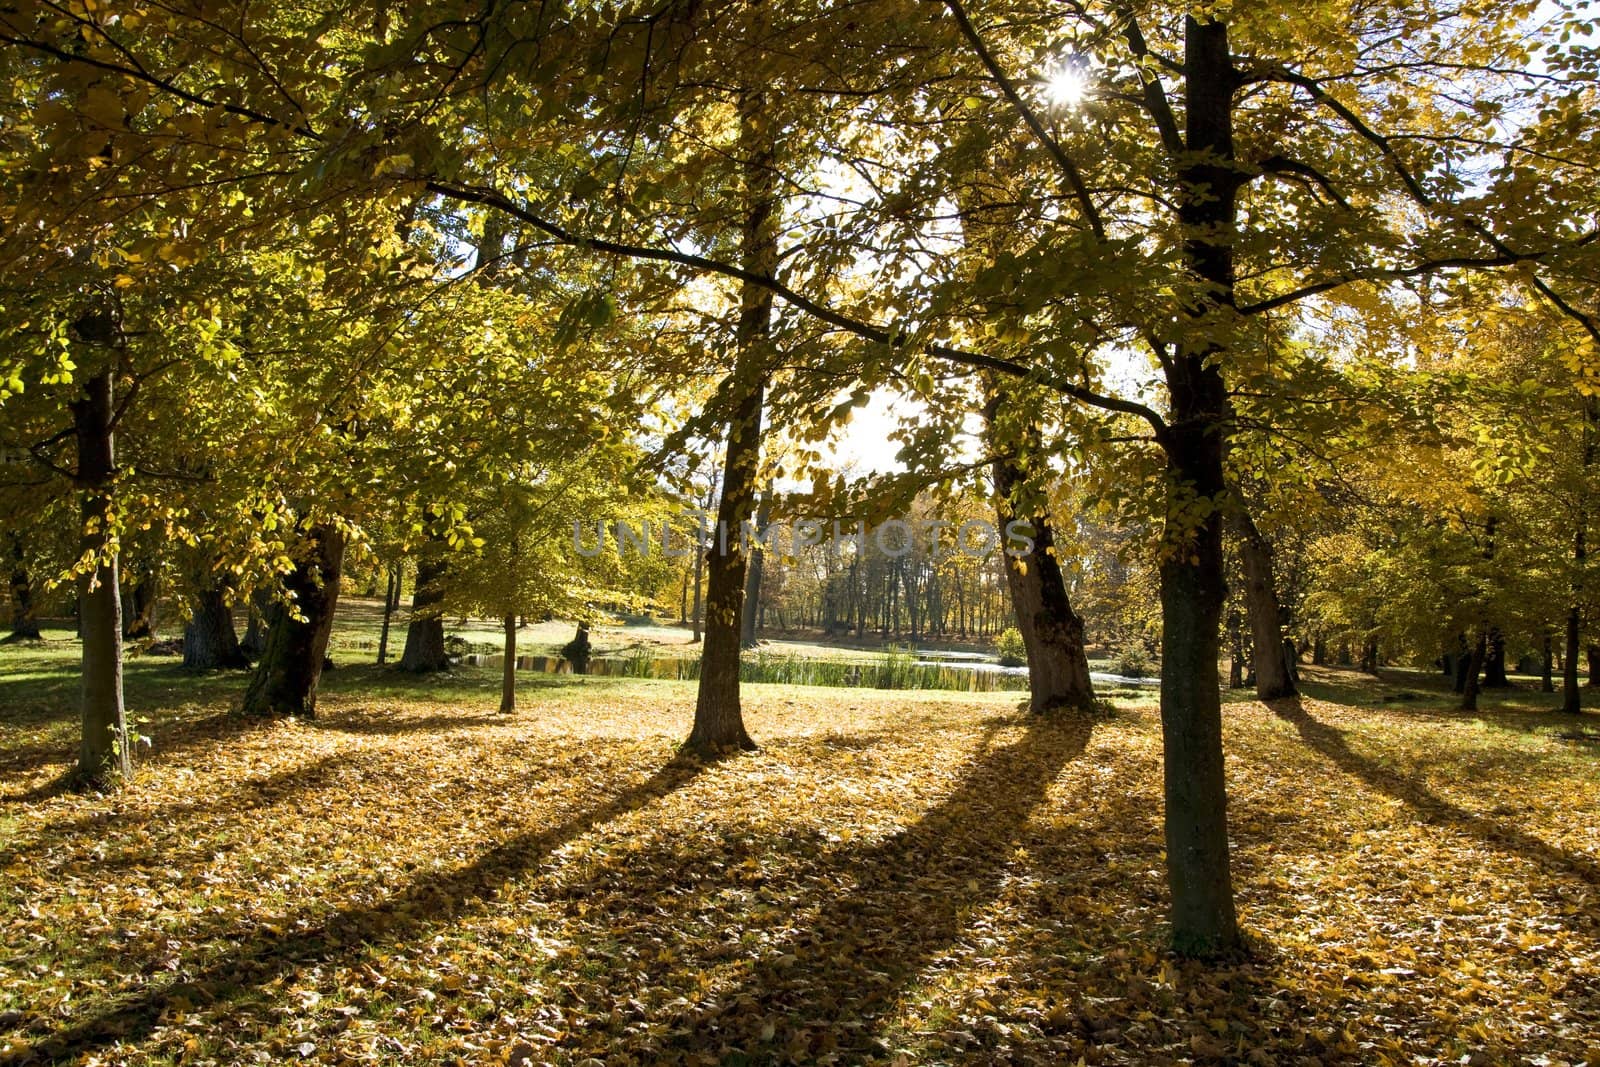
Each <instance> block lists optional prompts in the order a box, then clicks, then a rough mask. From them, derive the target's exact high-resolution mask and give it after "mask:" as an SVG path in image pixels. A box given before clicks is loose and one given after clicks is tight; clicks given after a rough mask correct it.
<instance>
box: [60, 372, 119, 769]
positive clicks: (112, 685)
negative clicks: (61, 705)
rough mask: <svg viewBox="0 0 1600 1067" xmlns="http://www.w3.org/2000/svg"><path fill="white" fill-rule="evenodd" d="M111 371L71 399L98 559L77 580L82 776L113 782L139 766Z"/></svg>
mask: <svg viewBox="0 0 1600 1067" xmlns="http://www.w3.org/2000/svg"><path fill="white" fill-rule="evenodd" d="M111 393H112V381H111V372H110V371H102V372H101V373H99V374H97V375H95V376H94V377H92V378H90V379H89V380H88V381H87V382H85V383H84V387H83V396H82V397H81V398H80V399H78V400H75V401H73V403H72V421H73V427H74V432H75V434H76V437H77V445H78V472H77V473H78V479H77V480H78V484H79V485H80V486H82V488H83V490H84V493H83V501H82V505H81V514H82V518H83V542H82V549H83V553H84V555H86V556H90V557H92V558H93V559H94V560H95V563H94V565H93V567H92V568H91V569H90V570H89V572H88V573H87V574H85V575H84V576H83V578H82V579H81V580H80V583H79V594H78V618H79V622H80V625H81V627H82V631H83V688H82V716H83V735H82V739H81V744H80V746H79V748H78V768H77V772H76V777H77V779H78V780H79V781H80V782H81V783H83V784H85V785H90V786H95V787H109V786H114V785H117V784H119V783H120V782H122V781H124V780H126V779H127V778H128V776H129V775H130V774H132V772H133V761H132V756H131V754H130V752H129V751H128V727H127V718H126V714H125V712H124V709H123V704H122V596H121V590H120V589H119V588H118V582H117V546H116V544H115V542H113V541H112V540H111V535H110V533H109V530H110V526H111V521H112V508H111V491H112V490H111V483H112V479H113V476H114V475H115V473H116V446H115V442H114V441H113V439H112V424H111V420H112V417H113V414H112V413H113V405H112V397H111Z"/></svg>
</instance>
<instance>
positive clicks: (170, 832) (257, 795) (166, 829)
mask: <svg viewBox="0 0 1600 1067" xmlns="http://www.w3.org/2000/svg"><path fill="white" fill-rule="evenodd" d="M379 758H381V757H380V756H378V755H376V754H374V753H370V752H353V753H340V754H337V755H332V756H324V757H322V758H321V759H317V760H313V761H312V762H310V763H301V764H296V765H295V766H293V767H290V768H288V769H286V770H282V771H278V772H276V773H274V774H269V775H266V776H265V777H261V778H250V779H246V780H244V781H241V782H237V783H234V784H232V785H230V786H228V787H227V788H225V789H223V790H221V791H220V792H218V793H216V794H214V795H212V796H208V797H204V798H201V799H195V800H184V801H178V802H174V803H169V804H163V805H161V806H160V807H155V808H151V809H150V810H148V811H116V810H112V809H109V808H103V809H101V810H98V811H92V812H89V813H88V814H85V815H80V816H78V817H77V818H74V819H67V820H63V821H61V822H52V823H46V824H44V825H43V826H41V827H39V829H38V830H37V832H35V833H33V834H31V835H30V836H29V837H28V838H27V839H25V840H20V839H19V840H15V841H11V842H8V844H7V846H6V847H5V848H4V849H0V867H5V866H8V865H9V864H11V863H12V862H14V861H15V860H17V859H20V858H21V857H23V856H25V855H31V854H35V853H37V852H38V851H39V850H40V848H41V847H42V846H43V845H44V844H46V843H47V842H51V843H57V844H61V845H72V846H76V847H77V849H78V851H80V852H81V851H84V850H88V849H91V848H98V847H102V846H104V844H105V843H106V840H107V838H108V836H110V835H111V834H112V833H116V834H127V833H128V832H129V831H130V830H138V829H141V828H143V827H146V826H151V825H154V826H157V827H158V828H159V829H160V830H161V831H162V835H161V836H162V839H163V840H164V839H165V838H173V837H176V838H179V839H182V840H187V839H188V832H187V827H188V823H189V820H190V818H191V817H193V816H204V815H210V814H215V813H218V812H223V811H239V810H248V809H252V808H257V807H260V806H262V805H263V804H271V803H277V802H280V801H284V800H292V799H293V798H294V796H295V795H296V794H298V793H300V792H302V791H303V790H306V789H311V788H314V787H317V786H321V785H324V784H326V783H327V782H328V781H329V780H330V779H331V778H332V777H333V776H334V775H336V774H337V773H338V772H339V770H341V769H342V768H344V767H348V766H353V765H356V764H358V763H360V762H362V761H363V760H367V759H379ZM0 799H7V800H10V799H15V798H14V797H6V798H0ZM145 850H146V852H147V853H149V854H148V855H147V857H146V858H147V859H148V861H149V862H152V863H156V862H159V863H162V864H166V865H169V866H171V865H174V863H175V861H174V855H173V853H172V852H171V851H168V850H166V849H165V848H164V847H163V846H162V844H161V843H160V842H157V841H150V842H146V844H145ZM68 861H69V862H70V858H69V860H68ZM100 862H102V863H104V862H105V861H104V860H101V861H100Z"/></svg>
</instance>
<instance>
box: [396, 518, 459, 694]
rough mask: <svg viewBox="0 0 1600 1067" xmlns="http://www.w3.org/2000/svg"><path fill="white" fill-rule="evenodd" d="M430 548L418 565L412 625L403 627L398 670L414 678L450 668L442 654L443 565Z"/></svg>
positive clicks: (433, 549) (446, 658)
mask: <svg viewBox="0 0 1600 1067" xmlns="http://www.w3.org/2000/svg"><path fill="white" fill-rule="evenodd" d="M438 548H439V546H437V545H429V546H428V549H427V550H425V554H424V556H423V557H422V559H421V560H419V561H418V563H417V587H416V589H414V590H413V591H412V593H411V622H410V624H409V625H407V626H406V647H405V651H404V652H402V653H401V654H400V669H401V670H403V671H411V672H413V673H416V674H425V673H428V672H430V671H442V670H444V669H446V668H447V667H449V666H450V660H449V658H448V657H447V656H446V655H445V651H444V615H443V609H442V607H441V605H442V604H443V601H444V575H445V567H444V563H443V562H442V561H441V560H439V559H438V558H437V557H436V556H435V555H433V553H434V552H436V551H437V550H438Z"/></svg>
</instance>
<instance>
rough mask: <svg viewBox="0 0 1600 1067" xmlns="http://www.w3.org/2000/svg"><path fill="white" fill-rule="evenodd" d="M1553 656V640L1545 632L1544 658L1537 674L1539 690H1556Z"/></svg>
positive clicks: (1547, 691) (1544, 691)
mask: <svg viewBox="0 0 1600 1067" xmlns="http://www.w3.org/2000/svg"><path fill="white" fill-rule="evenodd" d="M1555 658H1556V650H1555V641H1554V639H1552V638H1551V636H1550V635H1549V634H1548V633H1547V634H1545V635H1544V660H1543V663H1542V665H1541V670H1540V674H1539V691H1540V692H1543V693H1554V692H1555V691H1556V679H1555Z"/></svg>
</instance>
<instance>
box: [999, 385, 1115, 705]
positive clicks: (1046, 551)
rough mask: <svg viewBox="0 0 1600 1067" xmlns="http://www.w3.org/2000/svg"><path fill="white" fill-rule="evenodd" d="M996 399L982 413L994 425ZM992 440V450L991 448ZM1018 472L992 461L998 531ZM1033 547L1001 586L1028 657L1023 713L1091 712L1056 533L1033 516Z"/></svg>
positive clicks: (1009, 514) (1078, 622)
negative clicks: (1006, 590) (1007, 592)
mask: <svg viewBox="0 0 1600 1067" xmlns="http://www.w3.org/2000/svg"><path fill="white" fill-rule="evenodd" d="M997 404H998V398H996V399H995V400H991V402H990V404H989V410H988V412H987V414H988V418H989V425H990V427H991V428H992V427H993V426H994V420H995V416H996V415H997V414H998V409H997ZM994 444H995V443H994V442H993V441H991V447H994ZM1022 481H1023V474H1022V471H1021V470H1020V469H1019V468H1018V466H1017V464H1016V462H1015V461H1014V460H1012V459H1009V458H1003V459H999V460H996V461H995V464H994V487H995V506H996V510H997V512H998V517H999V526H1000V528H1001V529H1005V527H1006V525H1007V524H1008V523H1010V522H1011V521H1012V520H1013V519H1014V518H1015V516H1016V512H1015V511H1014V508H1015V501H1016V494H1017V490H1018V489H1019V488H1020V487H1021V485H1022ZM1029 523H1030V525H1031V526H1032V527H1033V548H1032V549H1031V550H1030V551H1028V552H1027V553H1025V554H1024V555H1022V556H1020V557H1017V558H1012V557H1010V556H1009V555H1008V556H1007V558H1006V584H1007V586H1008V587H1009V589H1010V592H1011V604H1012V607H1013V608H1014V609H1015V611H1016V615H1017V630H1018V631H1019V632H1020V633H1021V634H1022V644H1023V647H1024V648H1025V649H1026V650H1027V656H1028V694H1029V699H1028V708H1029V710H1030V711H1031V712H1033V714H1035V715H1047V714H1049V713H1051V712H1053V711H1057V710H1059V709H1067V710H1072V711H1084V712H1087V711H1092V710H1093V709H1094V683H1093V681H1091V680H1090V678H1089V657H1088V655H1087V654H1086V653H1085V652H1084V648H1083V620H1082V619H1081V618H1079V617H1078V614H1077V612H1075V611H1073V610H1072V602H1071V599H1070V598H1069V597H1068V596H1067V583H1066V580H1065V578H1063V577H1062V574H1061V561H1060V560H1059V559H1057V558H1056V555H1055V531H1054V530H1053V529H1052V528H1051V525H1050V521H1049V519H1048V518H1047V517H1046V516H1044V515H1042V514H1035V515H1033V516H1032V517H1031V518H1030V520H1029Z"/></svg>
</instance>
